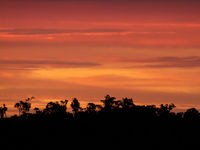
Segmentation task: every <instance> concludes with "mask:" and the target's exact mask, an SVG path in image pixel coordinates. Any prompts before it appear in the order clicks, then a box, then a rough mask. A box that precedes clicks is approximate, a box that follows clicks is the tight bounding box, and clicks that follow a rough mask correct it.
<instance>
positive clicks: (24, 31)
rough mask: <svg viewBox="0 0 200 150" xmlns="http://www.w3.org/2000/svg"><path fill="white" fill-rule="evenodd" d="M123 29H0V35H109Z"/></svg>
mask: <svg viewBox="0 0 200 150" xmlns="http://www.w3.org/2000/svg"><path fill="white" fill-rule="evenodd" d="M125 31H126V30H124V29H111V28H98V29H97V28H96V29H45V28H27V29H25V28H24V29H23V28H21V29H20V28H18V29H0V33H7V34H12V35H37V34H40V35H41V34H42V35H48V34H64V33H71V34H72V33H110V32H125Z"/></svg>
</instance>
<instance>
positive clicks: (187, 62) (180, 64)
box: [112, 56, 200, 68]
mask: <svg viewBox="0 0 200 150" xmlns="http://www.w3.org/2000/svg"><path fill="white" fill-rule="evenodd" d="M112 61H114V62H120V63H134V66H130V67H136V68H137V67H141V68H143V67H145V68H193V67H200V57H199V56H190V57H154V58H143V59H130V58H116V59H113V60H112Z"/></svg>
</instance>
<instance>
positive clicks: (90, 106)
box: [86, 103, 97, 113]
mask: <svg viewBox="0 0 200 150" xmlns="http://www.w3.org/2000/svg"><path fill="white" fill-rule="evenodd" d="M96 107H97V106H96V105H95V104H94V103H88V105H87V108H86V110H87V111H88V112H89V113H91V112H95V111H96Z"/></svg>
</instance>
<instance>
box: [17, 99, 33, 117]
mask: <svg viewBox="0 0 200 150" xmlns="http://www.w3.org/2000/svg"><path fill="white" fill-rule="evenodd" d="M32 99H34V97H31V98H27V99H25V100H24V101H20V102H18V103H16V104H15V106H14V107H15V108H17V109H18V110H19V115H21V113H22V114H26V113H27V112H29V111H30V108H31V103H30V101H31V100H32Z"/></svg>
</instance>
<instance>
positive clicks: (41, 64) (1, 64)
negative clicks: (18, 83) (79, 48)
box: [0, 60, 100, 70]
mask: <svg viewBox="0 0 200 150" xmlns="http://www.w3.org/2000/svg"><path fill="white" fill-rule="evenodd" d="M95 66H100V64H99V63H95V62H76V61H61V60H0V68H1V69H8V70H24V69H25V70H26V69H40V68H88V67H95Z"/></svg>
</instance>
